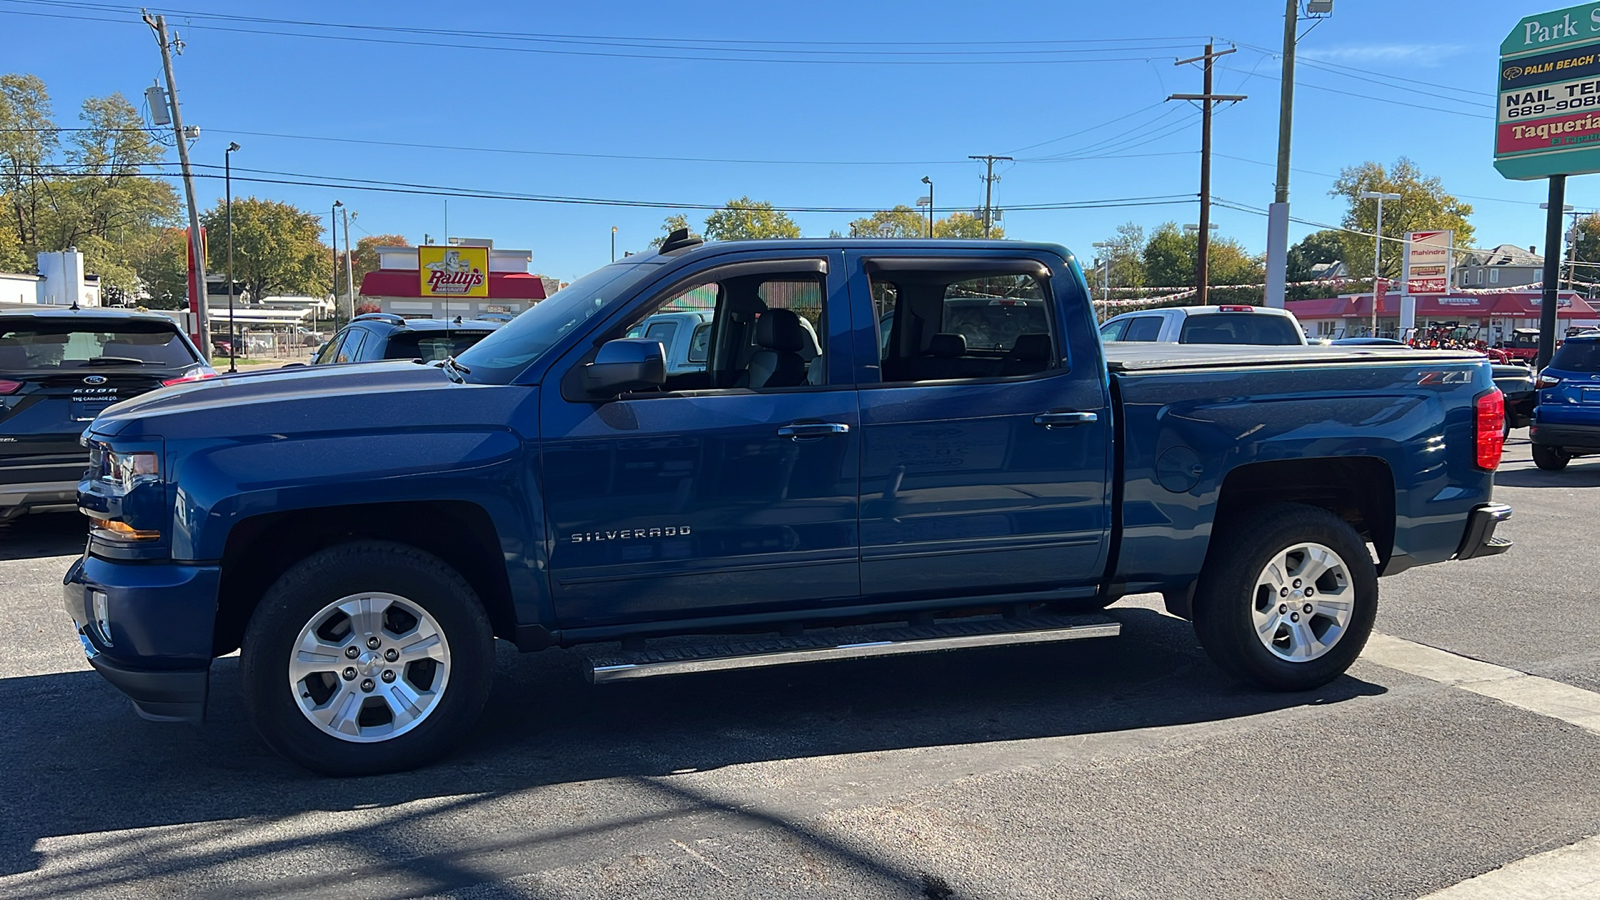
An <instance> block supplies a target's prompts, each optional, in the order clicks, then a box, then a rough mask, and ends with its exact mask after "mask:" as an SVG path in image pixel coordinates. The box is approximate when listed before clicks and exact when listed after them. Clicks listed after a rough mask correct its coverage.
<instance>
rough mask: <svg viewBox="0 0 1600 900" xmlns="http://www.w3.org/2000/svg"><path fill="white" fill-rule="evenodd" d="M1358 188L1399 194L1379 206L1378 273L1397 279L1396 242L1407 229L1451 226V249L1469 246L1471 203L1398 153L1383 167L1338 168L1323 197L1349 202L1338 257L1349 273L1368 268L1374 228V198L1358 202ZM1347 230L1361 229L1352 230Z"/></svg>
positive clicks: (1371, 164)
mask: <svg viewBox="0 0 1600 900" xmlns="http://www.w3.org/2000/svg"><path fill="white" fill-rule="evenodd" d="M1363 191H1382V192H1386V193H1395V194H1399V195H1400V199H1399V200H1386V201H1384V204H1383V237H1384V239H1385V240H1384V245H1383V257H1382V274H1383V275H1384V276H1385V277H1388V278H1399V277H1400V271H1401V252H1400V251H1401V249H1402V247H1403V246H1404V245H1403V244H1402V243H1401V242H1402V241H1404V240H1405V234H1406V232H1408V231H1424V230H1426V231H1433V230H1442V229H1453V230H1454V231H1455V243H1456V246H1457V247H1470V246H1472V235H1473V232H1472V223H1471V222H1470V221H1468V219H1469V217H1470V216H1471V215H1472V206H1471V204H1467V203H1462V202H1461V201H1460V200H1457V199H1456V198H1455V197H1454V196H1453V195H1451V194H1450V193H1449V192H1447V191H1446V190H1445V189H1444V185H1443V184H1442V183H1441V182H1440V181H1439V179H1438V178H1437V177H1430V176H1427V175H1424V174H1422V170H1420V169H1418V168H1417V165H1416V163H1413V162H1412V161H1411V160H1409V159H1407V158H1405V157H1403V156H1402V157H1400V159H1399V160H1397V161H1396V162H1395V164H1394V165H1393V166H1392V167H1390V168H1388V169H1385V168H1384V167H1383V166H1382V165H1381V164H1379V163H1375V162H1370V161H1369V162H1364V163H1362V164H1360V165H1358V166H1350V167H1347V168H1345V169H1341V170H1340V172H1339V180H1338V181H1336V182H1334V185H1333V190H1331V191H1329V192H1328V194H1329V196H1332V197H1343V198H1345V200H1346V202H1347V203H1348V204H1349V206H1348V209H1347V210H1346V212H1345V214H1344V221H1343V223H1341V224H1343V225H1344V227H1345V228H1348V229H1350V231H1347V232H1345V233H1343V235H1342V236H1341V240H1342V241H1343V243H1344V261H1345V264H1346V265H1348V266H1349V267H1350V271H1351V272H1352V273H1357V272H1371V271H1372V246H1373V238H1372V234H1373V232H1374V230H1375V229H1376V226H1377V217H1378V201H1376V200H1363V199H1361V196H1360V195H1361V193H1362V192H1363ZM1351 232H1361V233H1360V234H1353V233H1351Z"/></svg>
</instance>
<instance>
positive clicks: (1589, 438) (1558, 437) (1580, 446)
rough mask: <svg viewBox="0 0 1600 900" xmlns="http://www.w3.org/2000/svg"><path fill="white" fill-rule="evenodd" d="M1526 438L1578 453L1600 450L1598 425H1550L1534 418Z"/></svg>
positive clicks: (1599, 428) (1540, 443)
mask: <svg viewBox="0 0 1600 900" xmlns="http://www.w3.org/2000/svg"><path fill="white" fill-rule="evenodd" d="M1528 440H1530V441H1532V442H1533V443H1535V444H1539V445H1541V446H1545V447H1560V448H1561V449H1563V450H1568V451H1577V452H1580V453H1587V452H1591V451H1600V425H1552V424H1546V423H1544V422H1540V421H1538V420H1535V421H1534V423H1533V428H1532V430H1530V431H1529V432H1528Z"/></svg>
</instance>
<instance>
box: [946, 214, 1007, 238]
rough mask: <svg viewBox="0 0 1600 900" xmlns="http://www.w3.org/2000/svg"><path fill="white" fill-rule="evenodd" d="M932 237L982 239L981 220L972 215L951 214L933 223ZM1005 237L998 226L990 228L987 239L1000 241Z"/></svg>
mask: <svg viewBox="0 0 1600 900" xmlns="http://www.w3.org/2000/svg"><path fill="white" fill-rule="evenodd" d="M933 236H934V237H938V238H981V237H983V219H981V218H979V217H977V216H975V215H973V214H972V213H964V212H953V213H951V214H950V215H948V216H945V217H944V218H942V219H940V220H939V221H937V222H934V223H933ZM1005 236H1006V230H1005V229H1004V228H1001V227H1000V226H998V225H994V226H991V227H990V229H989V237H990V238H992V239H994V240H1000V239H1002V238H1004V237H1005Z"/></svg>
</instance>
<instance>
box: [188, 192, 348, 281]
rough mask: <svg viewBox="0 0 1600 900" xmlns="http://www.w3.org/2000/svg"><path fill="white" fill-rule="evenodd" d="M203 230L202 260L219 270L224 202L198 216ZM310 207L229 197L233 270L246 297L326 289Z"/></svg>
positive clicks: (318, 228) (318, 230) (224, 252)
mask: <svg viewBox="0 0 1600 900" xmlns="http://www.w3.org/2000/svg"><path fill="white" fill-rule="evenodd" d="M202 219H203V222H204V224H205V226H206V230H207V232H208V233H209V234H210V235H211V239H210V240H209V241H208V242H207V243H208V250H207V259H208V260H209V262H208V265H209V266H210V268H211V271H213V272H224V271H226V270H227V264H228V243H227V208H226V205H225V204H223V203H220V202H219V203H218V204H217V205H216V206H214V207H212V208H211V209H210V210H207V211H206V213H205V215H204V216H203V217H202ZM321 236H322V223H321V221H320V219H319V218H318V216H317V214H316V213H310V212H306V211H304V210H302V209H299V208H297V207H294V206H291V205H290V204H288V203H279V202H278V201H276V200H260V199H257V198H255V197H246V198H244V199H242V200H240V199H237V198H235V199H234V201H233V273H234V278H235V280H237V281H238V282H239V283H240V285H241V289H242V290H244V291H247V292H248V293H249V296H250V299H252V300H254V301H257V302H260V300H261V299H262V298H264V297H270V296H273V295H274V294H308V295H313V296H315V295H321V294H326V293H328V292H329V290H331V287H330V282H329V275H328V264H327V260H328V258H329V256H330V254H331V253H332V251H331V250H330V249H329V248H328V246H327V245H326V244H324V243H322V240H321Z"/></svg>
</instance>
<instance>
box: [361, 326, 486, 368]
mask: <svg viewBox="0 0 1600 900" xmlns="http://www.w3.org/2000/svg"><path fill="white" fill-rule="evenodd" d="M493 333H494V332H492V331H465V330H461V331H458V330H455V329H451V330H450V331H449V332H444V331H402V332H401V333H399V334H396V335H392V336H391V337H390V338H389V346H387V347H385V348H384V350H383V358H384V359H420V360H422V361H423V362H425V363H431V362H438V361H439V360H441V359H444V358H445V357H446V356H460V355H461V354H462V353H465V352H466V350H467V348H468V347H471V346H473V345H474V344H476V343H478V342H479V341H481V340H483V339H484V338H486V337H488V336H489V335H491V334H493Z"/></svg>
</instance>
